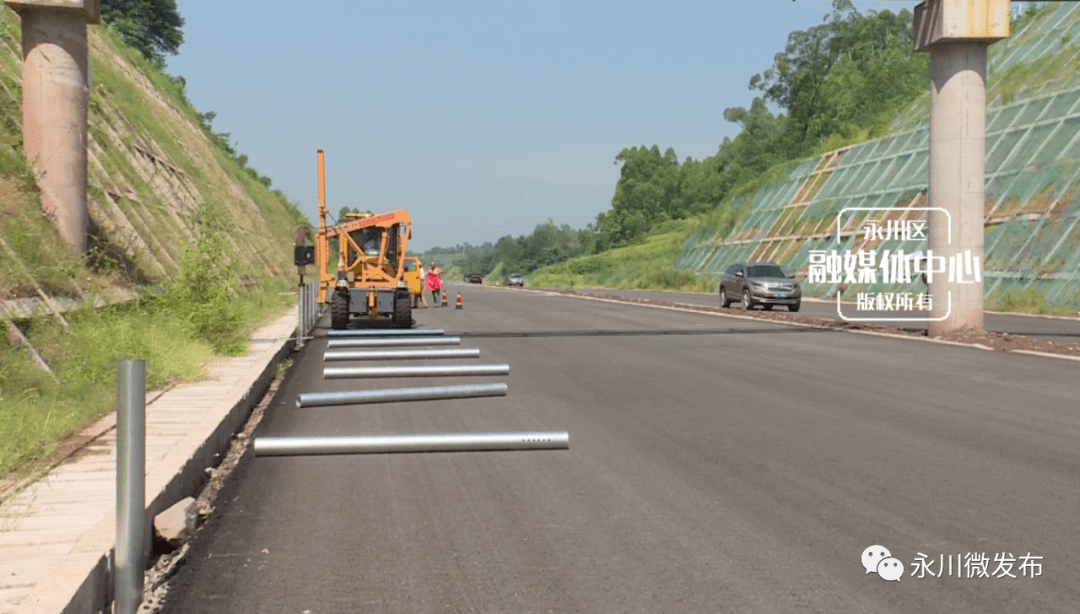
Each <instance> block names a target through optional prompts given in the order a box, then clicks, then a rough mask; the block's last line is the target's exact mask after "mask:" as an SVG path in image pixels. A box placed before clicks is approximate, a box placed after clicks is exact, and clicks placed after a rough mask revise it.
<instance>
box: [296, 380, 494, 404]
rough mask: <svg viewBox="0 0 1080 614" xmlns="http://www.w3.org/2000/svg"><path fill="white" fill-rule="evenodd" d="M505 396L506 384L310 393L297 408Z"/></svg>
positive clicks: (299, 397)
mask: <svg viewBox="0 0 1080 614" xmlns="http://www.w3.org/2000/svg"><path fill="white" fill-rule="evenodd" d="M504 396H506V384H465V385H461V386H429V387H425V388H390V389H384V390H352V391H348V392H308V393H304V394H300V395H297V397H296V406H297V407H321V406H327V405H357V404H366V403H392V402H400V401H434V400H441V399H468V398H474V397H504Z"/></svg>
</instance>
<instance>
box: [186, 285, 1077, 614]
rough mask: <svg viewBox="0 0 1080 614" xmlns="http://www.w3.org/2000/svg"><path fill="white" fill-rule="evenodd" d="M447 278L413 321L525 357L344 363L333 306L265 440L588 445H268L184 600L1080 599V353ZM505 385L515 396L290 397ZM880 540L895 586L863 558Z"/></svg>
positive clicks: (566, 605) (386, 603) (247, 608)
mask: <svg viewBox="0 0 1080 614" xmlns="http://www.w3.org/2000/svg"><path fill="white" fill-rule="evenodd" d="M450 290H451V295H450V299H451V304H452V303H453V299H454V294H453V293H454V292H457V291H459V290H460V291H461V292H462V295H463V299H464V309H462V310H455V309H453V307H450V308H445V309H444V308H429V309H422V310H418V311H416V314H415V315H416V319H417V321H418V325H419V326H422V327H429V328H443V329H445V330H446V331H447V333H448V334H456V333H461V334H463V335H464V338H463V339H462V345H463V347H477V348H480V350H481V355H480V358H479V360H475V359H474V360H470V361H461V362H468V363H474V364H475V363H503V362H505V363H509V364H510V375H509V376H506V377H481V378H457V379H452V378H412V379H392V380H379V381H373V380H351V381H350V380H323V379H322V377H321V371H322V368H323V362H322V359H321V358H322V353H323V351H324V350H325V346H326V339H325V336H324V335H325V332H326V331H325V328H321V329H319V330H317V331H316V334H317V335H319V336H320V338H318V339H316V340H315V341H313V342H311V343H309V344H308V345H307V347H306V348H305V349H304V350H303V352H302V353H301V354H300V355H299V357H298V360H297V362H296V363H295V364H294V366H293V367H292V368H291V370H290V372H289V373H288V375H287V378H286V381H285V382H284V384H283V386H282V387H281V389H280V391H279V393H278V395H277V397H276V398H275V399H274V401H273V403H272V404H271V406H270V408H269V409H268V412H267V415H266V417H265V419H264V421H263V423H262V424H261V425H260V427H259V429H258V431H257V432H256V436H290V435H297V436H298V435H362V434H397V433H439V432H443V433H449V432H491V431H519V430H520V431H526V430H528V431H532V430H567V431H569V433H570V449H569V450H564V451H528V452H471V453H429V454H392V455H356V456H319V457H278V458H270V457H254V456H253V454H252V453H251V452H250V451H249V452H248V454H247V455H246V456H245V457H244V459H243V460H242V461H241V463H240V465H239V467H238V469H237V472H236V473H235V474H234V475H233V477H232V478H231V479H230V481H229V483H228V484H227V485H226V487H225V489H224V490H223V492H222V494H221V496H220V498H219V500H218V504H217V510H216V511H215V512H214V514H213V515H212V516H211V518H210V520H209V522H208V523H207V525H206V526H205V527H204V528H203V529H202V531H201V532H200V533H199V534H198V536H197V537H196V539H195V540H194V542H193V543H192V547H191V551H190V552H189V554H188V563H187V564H186V565H185V566H184V567H183V568H181V571H180V572H179V574H178V576H177V577H175V578H174V579H173V581H172V589H171V590H170V592H169V595H168V602H167V605H166V609H165V612H167V613H194V612H223V613H241V612H252V613H255V612H260V613H264V612H294V613H297V614H303V613H310V614H321V613H330V612H342V613H345V612H350V613H351V612H491V613H511V612H513V613H519V612H521V613H527V612H590V613H591V612H597V613H607V612H634V613H653V612H709V613H712V612H747V613H758V612H762V613H771V612H821V613H843V612H866V613H870V612H873V613H896V614H910V613H914V612H941V613H963V612H979V613H987V612H991V613H993V612H1002V613H1004V612H1010V613H1011V612H1039V613H1075V612H1080V588H1078V587H1080V580H1078V579H1080V536H1078V535H1080V533H1078V531H1077V529H1078V517H1080V445H1078V441H1080V409H1078V405H1080V403H1078V402H1077V391H1078V386H1077V383H1076V382H1077V376H1076V374H1077V372H1078V367H1080V363H1077V362H1076V361H1070V360H1062V359H1054V358H1044V357H1038V356H1024V355H1016V354H1010V353H1003V352H990V351H983V350H979V349H971V348H965V347H956V346H951V345H944V344H936V343H929V342H926V341H919V340H906V339H894V338H885V337H880V336H870V335H861V334H854V333H849V332H842V331H825V330H819V329H810V328H804V327H793V326H786V325H779V324H771V323H766V322H760V321H750V320H741V319H734V318H729V317H723V316H714V315H708V314H701V313H683V312H676V311H670V310H660V309H654V308H649V307H644V306H638V305H624V304H612V303H604V302H598V301H590V300H585V299H579V298H573V297H565V296H554V295H548V294H541V293H533V292H528V291H524V292H523V291H518V290H503V289H492V288H485V287H477V286H467V285H458V286H453V285H452V286H450ZM323 325H324V326H325V320H324V322H323ZM440 362H447V361H440ZM335 364H337V363H335ZM380 364H384V363H380ZM397 364H403V363H397ZM338 366H340V365H338ZM500 381H504V382H507V383H508V384H509V394H508V396H506V397H497V398H485V399H462V400H453V401H428V402H411V403H396V404H384V405H379V406H352V407H332V408H304V409H298V408H297V407H296V404H295V401H296V395H297V394H299V393H302V392H314V391H328V390H349V389H371V388H388V387H394V386H427V385H433V384H441V383H446V384H450V383H472V382H477V383H479V382H500ZM875 545H880V546H884V547H885V548H888V549H889V550H890V551H891V554H892V555H893V557H895V558H896V559H898V561H900V562H902V564H903V565H904V575H903V576H902V578H901V579H900V581H898V582H887V581H885V580H883V579H882V578H881V577H879V576H878V575H877V573H867V572H866V570H865V569H864V567H863V564H862V562H861V555H862V553H863V551H864V550H865V549H866V548H868V547H870V546H875ZM983 556H985V557H986V559H988V561H989V562H988V565H987V569H986V574H987V575H989V576H990V577H979V575H980V573H979V565H978V563H977V561H978V560H979V559H980V558H981V557H983ZM950 557H951V560H952V561H953V562H952V565H953V569H952V572H951V573H949V567H948V565H949V560H950ZM957 557H959V562H957ZM1024 557H1027V558H1024ZM1036 557H1038V558H1036ZM995 559H999V560H998V561H995ZM1010 559H1011V560H1010ZM919 560H923V561H925V562H926V563H927V565H928V567H929V570H930V572H931V573H933V574H937V573H938V572H939V570H940V569H941V567H942V566H943V565H944V566H945V567H944V569H945V572H946V573H945V574H943V575H942V577H935V576H934V575H930V573H927V572H926V571H925V570H924V571H923V573H922V575H923V577H921V578H920V577H919V573H918V570H919V567H918V565H917V564H916V563H917V562H918V561H919ZM1025 561H1026V565H1025V566H1024V567H1022V565H1024V563H1025ZM965 562H966V566H965ZM1010 563H1011V566H1009V564H1010ZM875 571H876V570H875ZM969 573H970V574H971V575H973V576H975V577H968V574H969ZM1010 574H1011V575H1012V576H1015V577H1009V575H1010ZM1036 574H1038V575H1036ZM1032 576H1034V577H1032Z"/></svg>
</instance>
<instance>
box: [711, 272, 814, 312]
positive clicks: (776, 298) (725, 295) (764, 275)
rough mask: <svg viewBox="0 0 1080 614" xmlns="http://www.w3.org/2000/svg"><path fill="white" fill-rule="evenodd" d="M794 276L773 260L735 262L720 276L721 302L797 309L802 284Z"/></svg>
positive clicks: (766, 307) (767, 308)
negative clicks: (783, 306)
mask: <svg viewBox="0 0 1080 614" xmlns="http://www.w3.org/2000/svg"><path fill="white" fill-rule="evenodd" d="M794 277H795V276H794V275H791V276H788V275H787V274H786V273H784V269H782V268H780V265H778V264H776V263H775V262H736V263H735V264H733V265H731V266H729V267H728V268H727V269H725V270H724V274H723V275H721V276H720V305H721V306H722V307H729V306H730V305H731V304H732V303H742V308H743V309H751V308H753V307H754V306H755V305H761V307H762V308H763V309H765V310H766V311H768V310H770V309H772V308H773V305H787V308H788V311H798V310H799V307H800V306H801V305H802V288H801V287H799V282H797V281H795V280H794V279H793V278H794Z"/></svg>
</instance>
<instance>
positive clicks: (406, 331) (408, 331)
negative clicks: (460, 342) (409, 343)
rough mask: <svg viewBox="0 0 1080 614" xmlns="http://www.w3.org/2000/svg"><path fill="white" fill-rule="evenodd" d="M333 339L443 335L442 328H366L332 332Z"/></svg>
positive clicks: (330, 333)
mask: <svg viewBox="0 0 1080 614" xmlns="http://www.w3.org/2000/svg"><path fill="white" fill-rule="evenodd" d="M328 334H329V335H330V336H331V337H409V336H412V335H441V334H443V329H441V328H365V329H361V330H332V331H330V332H329V333H328Z"/></svg>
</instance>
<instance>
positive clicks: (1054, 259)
mask: <svg viewBox="0 0 1080 614" xmlns="http://www.w3.org/2000/svg"><path fill="white" fill-rule="evenodd" d="M1078 44H1080V7H1078V6H1077V5H1076V4H1071V3H1049V4H1048V5H1046V6H1044V7H1043V8H1041V9H1038V10H1037V11H1036V12H1035V14H1034V15H1032V16H1031V17H1030V20H1029V21H1027V22H1026V25H1024V27H1022V28H1021V29H1019V31H1015V32H1014V33H1013V36H1012V37H1011V38H1009V39H1006V40H1003V41H1001V42H998V43H995V44H993V45H992V46H991V47H990V52H989V58H988V62H989V74H988V87H987V101H988V108H987V132H986V156H987V158H986V207H985V229H986V230H985V232H986V238H985V250H986V251H985V259H984V263H983V264H984V269H985V272H984V279H985V288H986V293H987V299H988V301H989V302H990V303H991V304H996V305H999V306H1005V307H1010V306H1016V305H1017V304H1018V303H1025V304H1026V308H1029V309H1032V310H1036V311H1060V310H1069V311H1076V310H1077V309H1080V284H1077V281H1080V73H1078V72H1077V71H1076V70H1075V59H1076V57H1077V56H1078V55H1080V46H1078ZM928 117H929V94H927V95H925V96H923V97H922V98H921V99H920V100H919V101H917V102H916V103H915V104H913V105H912V106H911V108H909V109H908V110H907V111H905V112H904V113H902V114H901V115H900V116H899V117H898V118H897V120H896V121H895V122H894V123H893V125H892V127H891V130H890V134H889V135H888V136H884V137H882V138H877V139H873V140H869V141H866V142H863V143H858V144H854V145H851V146H848V147H843V148H840V149H836V150H834V151H830V152H827V153H825V154H823V155H821V156H815V157H811V158H807V159H805V160H802V161H800V162H795V163H790V164H787V165H782V166H781V167H778V168H775V169H773V170H772V171H771V174H772V179H770V180H768V181H765V182H763V185H761V187H760V188H759V189H755V190H752V191H750V192H749V193H746V194H743V195H740V196H737V197H735V198H733V199H731V200H729V201H728V202H726V203H725V204H724V205H723V206H722V208H723V209H730V210H744V211H745V213H744V214H743V215H742V216H741V218H740V219H739V221H738V223H737V224H736V225H735V226H734V228H733V229H732V230H731V231H730V232H725V231H726V228H725V227H724V225H723V224H722V223H721V221H720V220H719V218H718V216H714V218H715V221H714V222H713V223H704V224H702V225H701V226H700V227H699V228H698V229H697V230H696V231H695V232H694V233H693V234H692V235H691V236H690V237H689V239H687V240H686V242H685V244H684V245H683V248H682V249H681V250H680V252H679V255H678V256H677V257H676V259H675V267H676V268H677V269H679V270H683V271H687V272H692V273H694V274H696V275H698V276H701V277H704V278H708V279H714V278H716V277H717V276H718V275H719V274H720V272H721V271H722V270H723V269H724V268H725V267H726V266H727V265H728V264H729V263H731V262H733V261H736V260H773V261H776V262H778V263H780V264H782V265H784V266H785V268H788V269H790V270H792V271H802V272H803V273H804V274H805V272H806V270H807V267H808V264H809V261H808V258H809V252H810V251H811V250H833V249H836V250H839V251H842V250H844V249H852V250H857V249H859V248H860V247H864V245H863V244H862V242H861V237H859V236H857V235H856V234H855V233H854V232H851V231H844V232H842V233H840V235H839V236H837V235H836V233H835V225H836V214H837V213H838V212H840V210H841V209H843V208H845V207H892V208H895V209H896V212H895V214H890V218H889V219H901V218H903V219H915V218H916V217H917V216H921V215H922V212H915V211H905V209H908V208H910V207H918V206H926V204H925V203H926V191H927V182H928V171H927V165H928V144H929V127H928ZM707 219H708V217H706V220H707ZM852 226H855V224H852ZM875 247H879V248H881V249H884V248H889V247H893V248H894V249H895V246H890V245H885V244H883V245H880V246H876V245H875ZM905 247H906V248H907V251H909V252H910V251H913V246H910V245H906V246H905ZM924 247H925V246H924ZM804 285H805V286H806V291H807V292H808V293H809V294H810V295H816V296H819V297H831V296H834V295H835V293H836V292H837V291H840V290H841V288H838V287H836V286H833V285H827V284H804ZM859 288H860V289H862V288H865V286H861V287H859ZM871 289H873V290H877V291H881V290H889V289H894V290H896V289H902V288H901V287H899V286H889V287H885V286H883V285H879V286H875V287H872V288H871ZM907 289H910V288H907ZM854 291H856V287H855V286H851V287H849V288H847V289H846V290H845V296H847V295H848V294H850V293H853V292H854Z"/></svg>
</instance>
